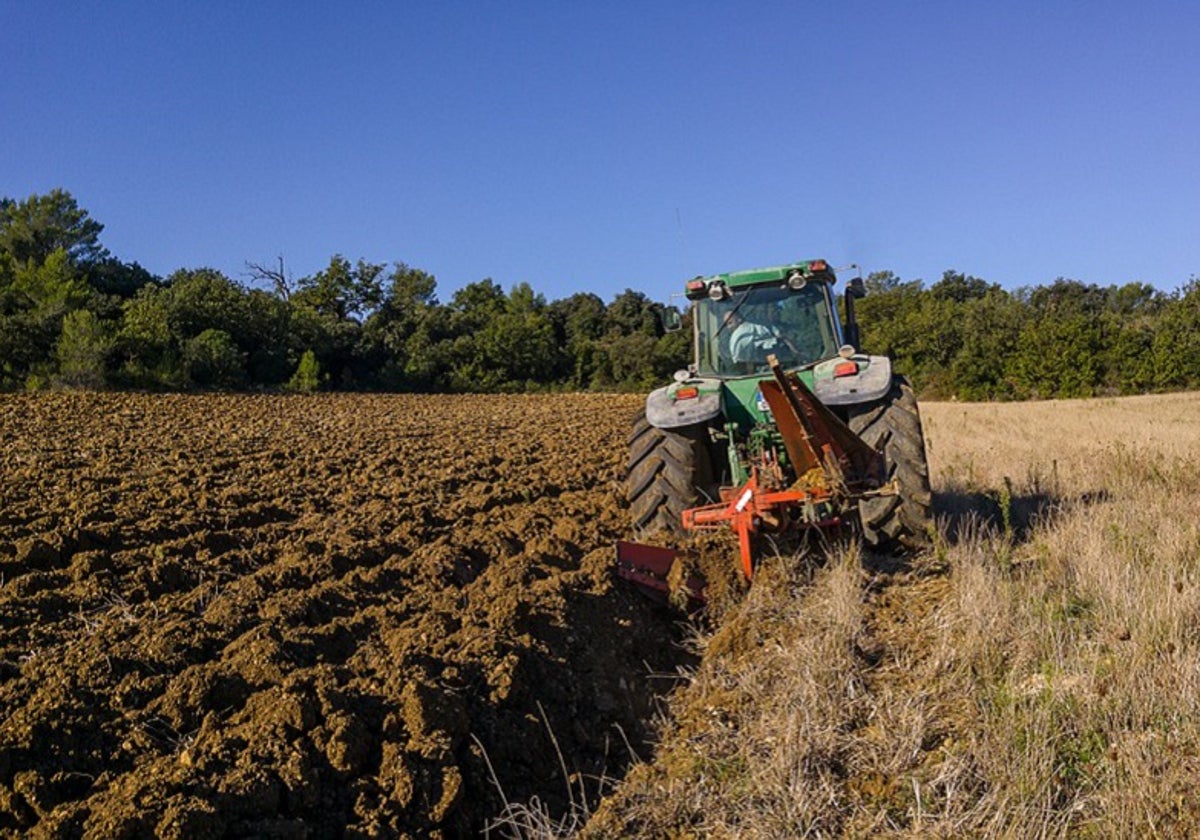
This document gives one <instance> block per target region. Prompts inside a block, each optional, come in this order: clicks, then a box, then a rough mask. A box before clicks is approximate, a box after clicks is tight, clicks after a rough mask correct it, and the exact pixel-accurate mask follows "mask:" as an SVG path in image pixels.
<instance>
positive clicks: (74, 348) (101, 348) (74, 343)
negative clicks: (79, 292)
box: [55, 309, 113, 389]
mask: <svg viewBox="0 0 1200 840" xmlns="http://www.w3.org/2000/svg"><path fill="white" fill-rule="evenodd" d="M112 346H113V340H112V336H111V334H110V331H109V328H108V325H107V324H105V323H103V322H101V321H100V320H99V319H98V318H97V317H96V316H95V315H94V314H92V313H91V312H90V311H88V310H87V309H78V310H76V311H74V312H70V313H68V314H67V315H66V316H64V318H63V322H62V334H61V335H60V336H59V338H58V343H57V345H56V346H55V355H56V356H57V360H58V380H59V381H60V382H61V383H62V384H63V385H65V386H67V387H68V388H93V389H94V388H102V387H104V385H105V381H106V376H105V367H106V362H107V359H108V354H109V351H110V350H111V349H112Z"/></svg>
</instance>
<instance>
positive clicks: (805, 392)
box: [683, 356, 886, 579]
mask: <svg viewBox="0 0 1200 840" xmlns="http://www.w3.org/2000/svg"><path fill="white" fill-rule="evenodd" d="M767 362H768V363H769V364H770V366H771V372H772V373H773V374H774V377H775V378H774V381H772V380H765V381H764V382H762V383H761V384H760V385H759V390H760V391H762V394H763V397H764V398H765V399H766V401H767V405H768V406H770V409H771V416H772V417H773V418H774V420H775V426H776V428H778V429H779V436H780V438H782V440H783V446H784V449H785V450H786V451H787V454H788V459H789V460H790V461H791V464H792V467H793V469H794V471H795V474H796V476H797V479H796V481H795V482H794V483H793V484H792V485H790V486H787V487H784V486H772V485H773V484H781V482H779V481H777V480H775V479H776V477H777V476H778V475H779V470H778V469H777V468H774V469H767V468H766V467H767V466H768V465H767V464H766V463H764V465H763V466H764V469H763V470H761V471H760V469H759V468H758V466H757V465H752V466H751V468H750V478H749V480H748V481H747V482H746V483H745V484H743V485H742V486H741V487H738V488H736V489H735V488H728V487H725V488H722V489H721V501H720V502H719V503H717V504H713V505H704V506H702V507H695V508H690V509H688V510H685V511H684V512H683V527H684V528H685V529H687V530H716V529H719V528H723V527H725V526H729V527H732V528H733V529H734V531H736V532H737V535H738V545H739V547H740V549H741V557H742V572H743V573H744V574H745V575H746V578H747V579H750V578H751V577H753V575H754V550H753V546H752V545H751V537H752V536H753V535H754V534H755V533H756V532H758V531H759V530H762V529H763V528H764V526H766V527H771V528H774V529H777V530H787V529H794V528H822V527H833V526H837V525H840V524H841V522H842V519H841V516H839V515H837V514H836V513H832V514H831V513H830V511H840V510H844V509H845V507H846V505H847V503H849V502H851V501H854V500H856V499H858V498H861V497H862V496H866V495H871V494H873V493H878V492H881V491H880V489H879V488H880V487H881V486H882V484H883V482H884V463H883V456H882V455H881V454H880V453H879V452H877V451H876V450H874V449H872V448H871V447H870V446H868V445H867V444H866V443H864V442H863V440H862V439H861V438H859V437H858V435H856V434H854V432H852V431H851V430H850V428H849V427H848V426H846V424H845V423H843V422H842V421H841V419H840V418H839V417H838V416H837V415H836V414H834V413H833V412H832V411H830V410H829V409H828V408H827V407H826V406H825V405H824V404H823V403H822V402H821V401H820V400H818V399H817V397H816V395H814V394H813V392H812V391H810V390H809V389H808V387H807V386H806V385H805V384H804V383H803V382H802V381H801V380H800V378H799V377H798V376H796V375H795V374H794V373H785V372H784V371H783V369H782V367H780V365H779V361H778V360H777V359H776V358H775V357H774V356H768V357H767ZM771 460H772V461H773V460H774V459H771ZM882 492H886V490H885V491H882Z"/></svg>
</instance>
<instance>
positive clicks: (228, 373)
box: [183, 329, 245, 388]
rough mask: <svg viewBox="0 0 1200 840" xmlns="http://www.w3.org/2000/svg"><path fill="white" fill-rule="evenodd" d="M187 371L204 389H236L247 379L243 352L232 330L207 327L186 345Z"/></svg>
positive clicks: (185, 365)
mask: <svg viewBox="0 0 1200 840" xmlns="http://www.w3.org/2000/svg"><path fill="white" fill-rule="evenodd" d="M183 366H184V372H185V373H186V374H187V377H188V379H189V380H191V381H192V382H194V383H195V384H197V385H199V386H201V387H204V388H236V387H237V386H239V385H241V384H242V383H243V381H244V378H245V368H244V361H243V354H242V352H241V351H240V350H239V349H238V346H237V344H236V343H234V340H233V338H232V337H231V336H230V335H229V333H227V332H225V331H224V330H217V329H207V330H204V331H203V332H201V333H200V334H199V335H197V336H195V337H194V338H191V339H189V340H188V342H187V343H186V344H185V345H184V348H183Z"/></svg>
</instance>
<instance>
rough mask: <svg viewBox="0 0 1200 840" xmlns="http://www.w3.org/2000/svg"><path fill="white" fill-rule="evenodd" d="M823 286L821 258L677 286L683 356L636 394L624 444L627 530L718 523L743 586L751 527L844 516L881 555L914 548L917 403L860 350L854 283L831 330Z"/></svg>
mask: <svg viewBox="0 0 1200 840" xmlns="http://www.w3.org/2000/svg"><path fill="white" fill-rule="evenodd" d="M835 282H836V278H835V276H834V273H833V271H832V270H831V269H830V267H829V265H828V264H827V263H826V262H825V261H824V260H808V261H805V262H798V263H793V264H791V265H783V266H777V267H774V268H764V269H754V270H750V271H741V272H736V273H732V274H718V275H715V276H712V277H698V278H696V279H694V280H690V281H688V283H687V287H686V294H687V298H688V299H689V300H690V301H692V306H691V315H692V318H691V321H692V327H693V331H694V339H695V356H694V359H695V360H694V361H693V363H692V364H691V365H689V367H688V369H687V370H681V371H679V372H678V373H676V374H675V381H674V382H673V383H672V384H670V385H667V386H666V387H663V388H659V389H657V390H655V391H653V392H652V393H651V394H650V395H649V397H648V398H647V399H646V406H645V409H644V410H643V411H642V412H640V413H639V414H638V416H637V417H636V418H635V420H634V424H633V430H632V433H631V435H630V438H629V463H628V472H627V477H626V494H627V498H628V502H629V506H630V510H631V515H632V519H633V525H634V527H635V529H636V530H637V531H639V532H640V533H642V534H651V533H655V532H663V531H667V532H673V533H681V532H683V531H684V530H690V529H693V528H709V527H716V526H717V525H726V524H727V525H731V526H733V527H734V528H735V530H737V531H738V532H739V535H740V537H741V539H742V551H743V564H744V570H745V574H746V575H747V577H749V576H750V574H751V571H752V560H751V557H750V555H751V548H750V538H751V536H752V535H753V534H755V533H758V532H760V531H785V530H791V529H795V528H804V527H812V526H842V525H846V524H848V523H850V522H852V521H857V522H858V523H859V525H860V527H861V531H862V534H863V536H864V537H865V539H866V540H867V541H868V542H869V543H870V544H872V545H873V546H876V547H879V548H881V549H885V550H892V549H898V548H905V547H907V548H919V547H921V546H923V545H924V544H925V543H926V542H927V540H928V537H929V533H930V527H929V526H930V514H929V508H930V499H931V494H930V489H929V470H928V466H927V464H926V458H925V442H924V439H923V438H922V434H921V417H920V412H919V410H918V408H917V402H916V399H915V397H914V396H913V392H912V389H911V388H910V387H909V384H908V382H907V381H906V380H905V379H904V378H903V377H901V376H898V375H896V374H894V373H893V372H892V364H891V361H890V360H889V359H887V358H886V357H883V356H869V355H866V354H863V353H861V352H859V336H858V324H857V322H856V319H855V315H854V301H855V299H856V298H860V297H862V296H863V295H865V294H866V289H865V287H864V285H863V282H862V280H861V279H860V278H855V279H854V280H852V281H850V283H849V284H848V285H847V287H846V290H845V309H846V324H844V325H843V324H842V323H841V321H840V319H839V318H838V311H837V306H836V302H835V296H834V291H833V287H834V284H835ZM625 545H626V551H627V553H628V551H629V548H628V546H630V545H632V544H625ZM625 565H626V566H628V565H630V564H629V563H626V564H625ZM632 565H633V566H634V567H637V566H639V565H642V566H644V565H645V564H641V563H639V562H638V558H636V557H634V559H633V560H632Z"/></svg>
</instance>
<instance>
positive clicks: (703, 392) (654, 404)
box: [646, 379, 721, 429]
mask: <svg viewBox="0 0 1200 840" xmlns="http://www.w3.org/2000/svg"><path fill="white" fill-rule="evenodd" d="M689 393H690V394H691V395H689V396H686V397H684V398H683V399H680V398H679V397H678V396H677V395H678V394H689ZM720 413H721V382H720V380H718V379H689V380H688V381H687V382H682V383H679V382H677V383H675V384H672V385H668V386H666V387H665V388H659V389H657V390H655V391H651V392H650V396H648V397H646V420H647V421H649V423H650V425H651V426H654V427H655V428H658V429H678V428H679V427H681V426H694V425H696V424H697V423H704V422H705V421H707V420H711V419H712V418H714V417H716V416H718V415H719V414H720Z"/></svg>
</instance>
